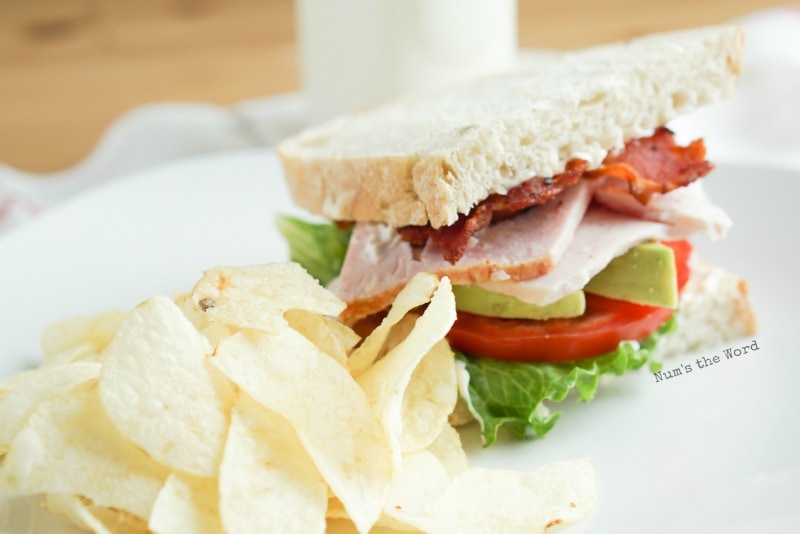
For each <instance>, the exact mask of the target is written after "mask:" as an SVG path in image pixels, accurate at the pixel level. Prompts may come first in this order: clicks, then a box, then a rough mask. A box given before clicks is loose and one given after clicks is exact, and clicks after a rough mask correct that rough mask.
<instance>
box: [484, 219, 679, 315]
mask: <svg viewBox="0 0 800 534" xmlns="http://www.w3.org/2000/svg"><path fill="white" fill-rule="evenodd" d="M690 233H691V232H690V231H689V230H687V229H686V228H682V227H677V226H670V225H667V224H663V223H658V222H653V221H646V220H641V219H633V218H631V217H630V216H629V215H626V214H623V213H616V212H613V211H611V210H609V209H606V208H603V207H601V206H596V205H592V206H591V207H590V208H589V209H588V211H587V212H586V215H585V217H584V218H583V221H581V224H580V226H579V227H578V229H577V231H576V232H575V235H574V237H573V239H572V242H571V243H570V245H569V247H568V248H567V251H566V252H565V253H564V256H563V257H562V258H561V261H560V262H558V264H556V266H555V267H554V268H553V269H551V270H550V271H549V272H547V273H546V274H544V275H542V276H540V277H538V278H533V279H530V280H524V281H521V282H511V281H506V282H487V283H481V284H479V285H480V286H481V287H484V288H485V289H488V290H489V291H495V292H497V293H504V294H506V295H512V296H515V297H517V298H519V299H520V300H524V301H526V302H531V303H533V304H538V305H540V306H544V305H546V304H550V303H553V302H555V301H557V300H558V299H560V298H563V297H565V296H567V295H569V294H570V293H574V292H575V291H579V290H580V289H582V288H583V287H584V286H585V285H586V284H587V283H588V282H589V280H591V279H592V277H593V276H594V275H596V274H597V273H599V272H600V271H602V270H603V268H605V266H606V265H608V264H609V262H610V261H611V260H612V259H614V258H615V257H617V256H619V255H621V254H624V253H625V252H626V251H628V249H630V248H631V247H633V246H634V245H637V244H639V243H642V242H644V241H647V240H650V239H659V240H661V239H681V238H684V237H687V236H688V235H689V234H690Z"/></svg>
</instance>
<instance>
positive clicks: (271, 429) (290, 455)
mask: <svg viewBox="0 0 800 534" xmlns="http://www.w3.org/2000/svg"><path fill="white" fill-rule="evenodd" d="M219 488H220V490H219V491H220V498H221V502H220V513H221V516H222V524H223V525H224V527H225V530H226V532H303V533H306V532H309V533H310V532H324V531H325V510H326V507H327V504H328V486H327V485H326V484H325V481H324V480H323V478H322V476H321V475H320V474H319V471H317V468H316V466H315V465H314V463H313V461H312V460H311V458H310V457H309V456H308V453H307V452H306V451H305V449H304V448H303V445H302V443H300V439H299V438H298V437H297V433H296V432H295V431H294V429H293V428H292V426H291V425H290V424H289V422H288V421H287V420H286V419H284V418H283V417H281V416H280V415H278V414H277V413H275V412H273V411H271V410H269V409H267V408H264V407H263V406H261V405H260V404H258V403H256V401H254V400H253V399H251V398H250V397H249V396H248V395H247V394H246V393H240V394H239V396H238V400H237V402H236V405H235V406H234V409H233V413H232V415H231V426H230V430H229V432H228V440H227V443H226V444H225V454H224V456H223V459H222V465H221V466H220V474H219Z"/></svg>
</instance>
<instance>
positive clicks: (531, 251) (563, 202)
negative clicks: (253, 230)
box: [329, 181, 591, 322]
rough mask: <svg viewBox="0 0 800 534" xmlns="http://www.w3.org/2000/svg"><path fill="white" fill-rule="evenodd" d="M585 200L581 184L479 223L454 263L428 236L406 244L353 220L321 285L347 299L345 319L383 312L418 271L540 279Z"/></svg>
mask: <svg viewBox="0 0 800 534" xmlns="http://www.w3.org/2000/svg"><path fill="white" fill-rule="evenodd" d="M590 200H591V190H590V187H589V185H588V183H586V182H584V181H581V182H580V183H578V184H576V185H574V186H572V187H569V188H567V189H566V190H565V191H564V192H563V193H562V194H560V195H559V196H558V197H557V198H555V199H553V200H552V201H550V202H548V203H546V204H544V205H541V206H536V207H534V208H531V209H530V210H528V211H526V212H523V213H520V214H519V215H517V216H516V217H513V218H510V219H506V220H503V221H500V222H498V223H496V224H493V225H491V226H488V227H486V228H483V229H482V230H480V231H479V232H476V233H475V234H474V235H473V236H472V238H471V239H470V244H469V247H468V248H467V249H466V251H465V253H464V255H463V257H462V258H461V259H460V261H459V262H458V263H457V264H456V265H453V264H451V263H449V262H448V261H447V260H445V259H444V258H443V257H442V252H441V250H439V249H438V248H437V246H436V245H435V244H434V243H433V241H432V240H428V242H427V243H426V244H425V245H424V246H423V247H421V248H418V247H413V246H412V245H411V244H410V243H408V242H406V241H403V239H402V238H401V237H400V235H399V233H398V232H397V231H396V229H394V228H391V227H389V226H386V225H385V224H382V223H358V224H356V226H355V228H354V229H353V234H352V236H351V238H350V246H349V247H348V250H347V256H346V257H345V261H344V265H343V266H342V272H341V274H340V276H339V278H337V279H336V280H335V281H334V282H332V283H331V284H330V285H329V289H331V290H332V291H333V292H334V293H335V294H336V295H337V296H338V297H339V298H340V299H342V300H343V301H345V302H347V303H348V307H347V309H346V310H345V311H344V312H343V313H342V316H341V317H342V319H343V320H344V321H347V322H353V321H355V320H357V319H359V318H362V317H365V316H367V315H370V314H372V313H375V312H377V311H380V310H382V309H384V308H385V307H386V306H388V305H389V304H390V303H391V301H392V299H393V298H394V296H395V295H396V294H397V293H398V292H399V291H400V289H401V288H402V287H403V286H404V285H405V283H406V282H407V281H408V280H410V279H411V278H412V277H413V276H414V275H415V274H417V273H419V272H423V271H424V272H430V273H434V274H436V275H438V276H448V277H449V278H450V280H451V281H452V282H453V283H454V284H469V283H480V282H487V281H490V280H525V279H528V278H535V277H538V276H541V275H543V274H544V273H546V272H548V271H549V270H550V269H552V268H553V267H554V266H555V265H556V264H558V262H559V260H560V259H561V257H562V256H563V254H564V252H565V250H566V249H567V247H568V246H569V244H570V242H571V241H572V237H573V235H574V234H575V230H576V229H577V227H578V225H579V224H580V222H581V220H582V219H583V216H584V213H585V212H586V209H587V207H588V205H589V202H590Z"/></svg>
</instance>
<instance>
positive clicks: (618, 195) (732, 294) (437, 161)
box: [277, 26, 756, 444]
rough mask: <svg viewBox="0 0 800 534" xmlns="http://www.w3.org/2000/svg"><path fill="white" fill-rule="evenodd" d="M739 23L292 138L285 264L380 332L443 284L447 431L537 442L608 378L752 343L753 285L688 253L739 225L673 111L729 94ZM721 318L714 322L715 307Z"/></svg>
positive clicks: (621, 47)
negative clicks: (394, 307) (415, 295)
mask: <svg viewBox="0 0 800 534" xmlns="http://www.w3.org/2000/svg"><path fill="white" fill-rule="evenodd" d="M742 55H743V32H742V29H741V28H740V27H736V26H719V27H704V28H696V29H689V30H682V31H673V32H667V33H660V34H654V35H649V36H644V37H640V38H637V39H633V40H630V41H626V42H622V43H613V44H608V45H603V46H598V47H593V48H589V49H586V50H581V51H576V52H570V53H564V54H560V55H554V56H548V58H547V59H546V60H543V61H541V62H538V63H536V64H533V65H531V66H526V67H525V68H520V69H519V70H516V71H513V72H508V73H504V74H500V75H496V76H492V77H488V78H482V79H478V80H473V81H470V82H467V83H463V84H460V85H456V86H453V87H450V88H447V89H445V90H441V91H438V92H436V93H432V94H426V95H414V96H409V97H407V98H404V99H400V100H397V101H394V102H390V103H388V104H386V105H384V106H380V107H376V108H372V109H368V110H364V111H361V112H358V113H353V114H349V115H346V116H343V117H339V118H337V119H334V120H332V121H329V122H326V123H324V124H321V125H317V126H314V127H311V128H309V129H307V130H305V131H303V132H300V133H299V134H297V135H295V136H293V137H291V138H289V139H286V140H285V141H283V142H282V143H280V144H279V146H278V149H277V150H278V155H279V157H280V159H281V163H282V166H283V169H284V173H285V177H286V180H287V182H288V184H289V188H290V191H291V194H292V197H293V199H294V201H295V202H296V203H297V204H298V205H299V206H301V207H302V208H304V209H306V210H307V211H308V212H310V213H311V214H314V215H315V216H317V217H319V218H322V219H324V220H322V221H310V222H309V221H303V220H299V219H295V218H288V217H283V218H280V220H279V226H280V229H281V231H282V232H283V234H284V235H285V236H286V238H287V239H288V241H289V244H290V250H291V258H292V259H293V260H295V261H298V262H300V263H301V264H302V265H304V266H305V267H306V268H307V269H308V270H309V272H310V273H311V274H312V275H314V276H315V277H317V278H318V279H319V280H320V281H321V282H323V283H324V284H326V285H327V287H329V288H330V289H331V290H332V291H333V292H334V293H336V294H337V296H339V297H340V298H341V299H342V300H343V301H345V302H346V303H347V308H346V309H345V311H344V312H343V313H342V315H341V318H342V319H343V320H344V321H345V322H347V323H349V324H352V325H356V326H357V327H358V328H361V329H369V328H372V327H374V326H375V325H376V324H378V323H379V322H380V320H381V317H382V313H384V311H385V309H386V307H387V306H388V305H389V304H390V303H391V301H392V299H393V298H394V296H395V295H396V294H397V293H398V292H399V291H400V290H401V288H402V287H403V286H404V284H405V283H406V282H407V281H408V280H409V279H410V278H411V277H412V276H414V275H415V274H416V273H418V272H430V273H434V274H436V275H437V276H440V277H445V276H446V277H448V278H449V279H450V281H451V282H452V284H453V291H454V293H455V295H456V306H457V311H458V318H457V320H456V323H455V325H454V326H453V328H452V330H451V331H450V333H449V334H448V339H449V342H450V344H451V346H452V348H453V350H455V351H456V354H457V357H458V361H459V363H460V369H461V375H462V377H461V397H462V399H461V400H462V403H461V404H460V409H459V410H457V412H456V413H454V415H453V420H454V421H455V422H464V421H467V420H471V419H476V420H477V421H478V422H479V423H480V425H481V429H482V433H483V438H484V441H485V443H486V444H491V443H492V442H493V441H494V440H495V439H496V438H497V433H498V429H499V428H500V427H505V428H506V429H507V430H509V431H510V432H511V433H512V434H514V435H517V436H531V435H537V436H543V435H545V434H546V433H547V432H548V431H550V429H551V428H552V427H553V425H554V424H555V423H556V421H557V420H558V417H559V415H560V414H559V413H558V412H555V411H551V407H552V404H553V403H555V402H559V401H562V400H563V399H565V398H566V397H567V395H568V394H569V393H570V392H571V391H574V392H575V395H576V396H577V397H578V398H579V399H581V400H589V399H591V398H592V397H593V396H594V394H595V391H596V388H597V385H598V382H599V378H600V377H601V376H602V375H604V374H611V375H620V374H623V373H625V372H628V371H631V370H635V369H639V368H641V367H642V366H644V365H645V364H648V362H649V365H650V367H651V369H652V370H653V371H657V369H658V366H659V362H660V361H662V360H663V358H666V357H669V356H671V355H676V354H683V353H685V352H687V351H691V350H698V349H700V348H702V347H707V346H712V345H715V344H717V343H720V342H722V341H724V340H730V339H735V338H740V337H744V336H748V335H751V334H752V333H754V332H755V329H756V321H755V316H754V313H753V310H752V307H751V305H750V302H749V299H748V295H747V289H746V284H745V282H744V281H742V280H740V279H739V278H737V277H736V276H734V275H733V274H730V273H728V272H726V271H724V270H723V269H721V268H720V267H718V266H715V265H710V264H708V263H705V262H703V260H702V259H701V258H698V257H696V254H694V253H693V248H692V244H691V238H692V236H694V235H696V234H706V235H708V236H710V237H711V238H712V239H720V238H722V237H724V236H725V234H726V232H727V231H728V228H729V227H730V225H731V220H730V218H729V217H728V216H727V214H726V213H725V212H724V210H723V209H722V208H721V207H719V206H717V205H715V204H714V203H713V202H712V200H711V199H710V198H709V197H708V196H707V195H706V194H705V192H704V189H703V178H704V177H706V176H708V175H709V174H710V173H711V172H712V171H713V164H712V163H711V162H709V161H708V160H707V159H706V150H705V145H704V141H703V140H702V139H693V140H687V141H682V140H680V139H679V137H678V135H679V133H680V132H673V131H672V130H670V127H669V123H670V121H671V120H672V119H674V118H676V117H678V116H679V115H682V114H684V113H688V112H690V111H692V110H694V109H696V108H698V107H700V106H704V105H707V104H712V103H715V102H718V101H720V100H722V99H724V98H726V97H728V96H729V95H731V94H732V93H733V91H734V90H735V87H736V85H737V81H738V79H739V76H740V73H741V69H742ZM709 310H713V313H709Z"/></svg>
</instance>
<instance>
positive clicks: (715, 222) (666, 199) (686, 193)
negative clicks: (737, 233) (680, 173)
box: [594, 182, 732, 239]
mask: <svg viewBox="0 0 800 534" xmlns="http://www.w3.org/2000/svg"><path fill="white" fill-rule="evenodd" d="M594 200H595V201H596V202H599V203H600V204H603V205H604V206H607V207H608V208H611V209H613V210H614V211H618V212H621V213H627V214H629V215H632V216H634V217H637V218H639V219H647V220H649V221H658V222H663V223H667V224H670V225H673V226H678V227H680V228H683V229H685V230H691V231H693V232H702V233H705V234H706V235H708V236H709V237H710V238H711V239H721V238H723V237H725V234H726V233H727V232H728V229H729V228H730V227H731V224H732V223H731V219H730V217H728V215H727V214H726V213H725V212H724V211H723V210H722V209H721V208H719V207H718V206H716V205H715V204H713V203H712V202H711V201H710V200H709V198H708V196H707V195H706V193H705V190H704V189H703V184H702V182H693V183H691V184H689V185H687V186H686V187H680V188H678V189H675V190H673V191H670V192H669V193H666V194H660V193H655V194H653V196H652V197H651V198H650V202H648V203H647V205H643V204H642V203H640V202H639V201H638V200H636V199H635V198H634V197H633V196H632V195H630V194H629V193H628V192H627V191H625V190H620V189H617V188H605V187H597V188H596V189H595V192H594Z"/></svg>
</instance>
